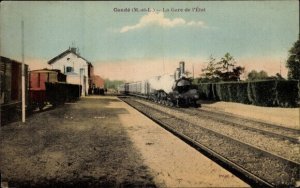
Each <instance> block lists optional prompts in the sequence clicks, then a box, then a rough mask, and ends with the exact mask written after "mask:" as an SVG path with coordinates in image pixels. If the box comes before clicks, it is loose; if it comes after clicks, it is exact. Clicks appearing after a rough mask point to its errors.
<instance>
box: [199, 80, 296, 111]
mask: <svg viewBox="0 0 300 188" xmlns="http://www.w3.org/2000/svg"><path fill="white" fill-rule="evenodd" d="M198 91H199V94H200V98H201V99H206V100H207V99H208V100H215V101H218V100H221V101H229V102H239V103H244V104H254V105H258V106H282V107H295V106H297V102H298V100H299V98H300V83H299V81H296V80H291V81H286V80H264V81H249V82H222V83H205V84H204V83H202V84H198Z"/></svg>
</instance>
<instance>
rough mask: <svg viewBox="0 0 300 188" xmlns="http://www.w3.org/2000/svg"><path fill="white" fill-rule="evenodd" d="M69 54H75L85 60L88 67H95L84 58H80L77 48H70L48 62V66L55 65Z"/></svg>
mask: <svg viewBox="0 0 300 188" xmlns="http://www.w3.org/2000/svg"><path fill="white" fill-rule="evenodd" d="M69 53H73V54H74V55H76V56H77V57H78V58H81V59H83V60H84V61H86V63H87V64H88V65H91V66H93V65H92V63H91V62H89V61H88V60H86V59H85V58H83V57H82V56H80V55H79V54H78V53H76V48H69V49H67V50H66V51H64V52H62V53H61V54H59V55H57V56H56V57H54V58H52V59H50V60H49V61H48V64H49V65H51V64H53V63H54V62H55V61H57V60H58V59H61V58H63V57H64V56H66V55H67V54H69Z"/></svg>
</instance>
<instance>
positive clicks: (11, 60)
mask: <svg viewBox="0 0 300 188" xmlns="http://www.w3.org/2000/svg"><path fill="white" fill-rule="evenodd" d="M0 61H2V62H14V63H20V64H21V62H19V61H16V60H13V59H10V58H8V57H4V56H0Z"/></svg>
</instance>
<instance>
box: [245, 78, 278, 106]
mask: <svg viewBox="0 0 300 188" xmlns="http://www.w3.org/2000/svg"><path fill="white" fill-rule="evenodd" d="M248 96H251V98H249V101H250V102H251V103H252V104H254V105H258V106H276V81H274V80H268V81H255V82H248Z"/></svg>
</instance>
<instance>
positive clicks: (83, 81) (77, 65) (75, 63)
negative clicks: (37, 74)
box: [51, 52, 89, 96]
mask: <svg viewBox="0 0 300 188" xmlns="http://www.w3.org/2000/svg"><path fill="white" fill-rule="evenodd" d="M51 67H52V69H58V70H60V71H61V72H62V73H64V74H66V75H67V82H68V83H73V84H80V85H82V88H83V89H82V96H85V95H86V94H87V93H88V89H89V83H88V64H87V61H86V60H84V59H82V58H80V57H77V55H75V54H74V53H71V52H70V53H69V54H67V55H65V56H64V57H62V58H61V59H58V60H57V61H55V62H54V63H52V64H51ZM68 67H70V68H72V69H73V70H72V72H73V73H72V74H71V73H70V72H68V69H69V68H68ZM80 70H81V72H80ZM76 77H77V78H76Z"/></svg>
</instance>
